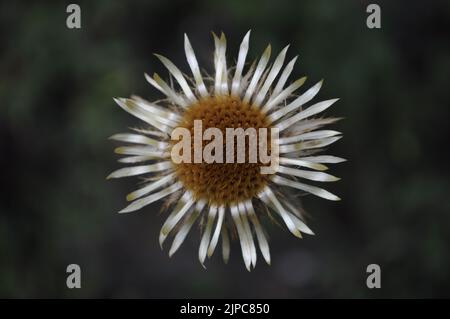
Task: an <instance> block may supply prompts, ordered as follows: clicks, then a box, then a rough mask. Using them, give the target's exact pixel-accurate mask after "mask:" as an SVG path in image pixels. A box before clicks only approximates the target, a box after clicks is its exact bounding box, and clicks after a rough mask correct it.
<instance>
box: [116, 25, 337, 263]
mask: <svg viewBox="0 0 450 319" xmlns="http://www.w3.org/2000/svg"><path fill="white" fill-rule="evenodd" d="M213 37H214V44H215V52H214V67H215V74H214V78H213V79H212V78H210V77H206V76H204V75H203V74H202V73H201V71H200V68H199V65H198V62H197V59H196V57H195V54H194V50H193V48H192V46H191V43H190V41H189V39H188V37H187V36H186V35H185V37H184V47H185V51H186V59H187V62H188V65H189V67H190V70H191V72H192V75H193V78H192V79H190V78H189V77H187V76H185V75H184V74H183V73H182V72H181V71H180V70H179V69H178V68H177V67H176V66H175V65H174V64H173V63H172V62H171V61H170V60H169V59H167V58H165V57H163V56H161V55H156V56H157V57H158V58H159V60H160V61H161V62H162V64H163V65H164V66H165V67H166V68H167V69H168V71H169V73H170V76H171V77H173V78H174V79H175V80H176V84H177V86H179V88H180V89H176V88H175V86H174V85H172V84H170V85H169V84H168V83H167V82H165V81H164V80H163V79H162V78H161V77H160V76H159V75H158V74H156V73H155V74H154V75H153V77H150V76H148V75H147V74H145V78H146V80H147V81H148V82H149V83H150V84H151V85H152V86H153V87H155V88H156V89H157V90H159V91H161V92H162V93H163V94H164V95H165V96H166V99H164V100H161V101H158V102H148V101H146V100H144V99H142V98H140V97H137V96H132V97H131V98H130V99H126V98H115V99H114V100H115V102H116V103H117V104H118V105H119V106H120V107H122V108H123V109H124V110H125V111H127V112H129V113H130V114H132V115H134V116H136V117H137V118H139V119H140V120H142V121H144V122H145V123H146V124H147V125H148V127H146V128H145V129H133V130H134V131H135V133H133V134H130V133H123V134H116V135H113V136H112V137H111V139H113V140H117V141H120V142H124V143H127V145H126V146H123V147H118V148H116V150H115V152H116V153H118V154H122V155H126V157H124V158H121V159H119V162H121V163H126V164H134V165H138V166H130V167H125V168H121V169H119V170H116V171H114V172H113V173H112V174H110V175H109V176H108V178H119V177H126V176H136V175H144V181H145V184H144V186H143V187H141V188H139V189H138V190H136V191H134V192H132V193H130V194H128V196H127V200H128V201H131V202H132V203H131V204H130V205H128V206H127V207H125V208H124V209H123V210H121V211H120V212H121V213H127V212H132V211H136V210H139V209H141V208H143V207H145V206H147V205H149V204H151V203H153V202H156V201H158V200H160V199H164V198H166V199H167V205H166V207H173V208H172V210H171V212H170V214H169V216H168V218H167V219H166V221H165V222H164V224H163V226H162V228H161V231H160V234H159V242H160V245H161V247H162V245H163V243H164V241H165V240H166V239H167V237H168V236H169V235H171V236H173V237H174V238H173V242H172V246H171V248H170V250H169V255H170V256H172V255H173V254H174V253H175V252H176V251H177V250H178V248H179V247H180V246H181V244H182V243H183V241H184V240H185V238H186V236H187V235H188V233H189V231H190V229H191V228H192V226H193V225H194V224H195V223H196V222H198V223H199V224H200V225H201V229H202V233H201V240H200V247H199V252H198V257H199V259H200V262H201V264H202V265H204V263H205V259H206V257H211V256H212V255H213V253H214V251H215V249H216V246H217V245H218V243H219V240H220V239H221V246H222V256H223V259H224V261H225V262H227V261H228V259H229V255H230V237H231V238H238V239H239V242H240V246H241V250H242V256H243V259H244V263H245V266H246V268H247V269H248V270H249V271H250V270H251V268H252V267H255V265H256V259H257V249H256V247H257V246H259V249H260V251H261V254H262V256H263V258H264V260H265V261H266V262H267V263H268V264H270V252H269V245H268V241H267V237H266V233H265V231H264V229H263V226H262V223H261V220H262V218H264V217H271V219H279V220H280V221H282V222H283V223H284V224H285V225H286V227H287V228H288V229H289V231H290V232H291V233H292V234H294V235H295V236H296V237H299V238H301V237H302V233H305V234H309V235H313V232H312V231H311V229H310V228H308V226H306V224H305V220H304V212H303V211H302V210H301V209H299V208H298V205H297V204H296V203H293V202H291V201H290V200H289V199H288V198H289V197H288V195H289V194H288V192H289V189H291V190H295V191H300V192H302V193H310V194H313V195H316V196H318V197H322V198H325V199H328V200H339V198H338V197H337V196H335V195H333V194H331V193H330V192H328V191H326V190H324V189H322V188H319V187H317V186H313V185H310V184H309V183H308V184H306V183H305V182H304V180H306V181H316V182H332V181H336V180H338V178H337V177H335V176H332V175H330V174H327V173H324V172H323V171H325V170H327V168H328V167H327V166H326V165H325V164H329V163H330V164H331V163H340V162H343V161H345V160H344V159H342V158H339V157H335V156H331V155H317V153H319V152H320V151H322V150H323V148H324V147H326V146H328V145H330V144H332V143H334V142H336V141H337V140H339V139H340V138H341V137H342V136H341V135H340V134H341V133H340V132H337V131H334V130H323V129H321V128H322V127H323V126H325V125H327V124H331V123H334V122H336V121H337V120H339V118H325V117H320V116H318V114H319V113H321V112H323V111H325V110H326V109H327V108H328V107H330V106H331V105H332V104H333V103H334V102H336V101H337V100H338V99H331V100H326V101H322V102H318V103H315V104H313V105H311V106H309V107H305V105H306V104H307V103H308V102H310V101H311V100H312V99H313V98H314V97H315V95H316V94H317V93H318V92H319V90H320V88H321V86H322V81H320V82H318V83H316V84H315V85H313V86H312V87H311V88H309V89H308V90H306V91H305V92H304V93H303V94H301V95H298V94H295V92H296V91H297V90H298V89H299V88H300V87H301V86H302V85H303V84H304V82H305V80H306V77H302V78H300V79H298V80H296V81H294V82H292V83H290V84H289V85H286V83H287V82H288V78H289V76H290V74H291V72H292V70H293V68H294V64H295V62H296V60H297V57H294V58H293V59H292V60H291V61H289V62H288V63H287V64H286V65H285V66H284V68H283V64H284V61H285V58H286V53H287V50H288V47H289V46H286V47H285V48H284V49H283V50H282V51H281V52H280V53H279V54H278V56H277V57H276V58H275V60H274V61H273V63H272V64H271V65H269V60H270V55H271V46H270V45H269V46H267V48H266V49H265V50H264V53H263V54H262V56H261V58H260V59H259V60H258V61H257V62H256V61H255V62H253V63H252V64H251V65H250V66H246V57H247V52H248V48H249V38H250V31H249V32H247V34H246V35H245V37H244V39H243V41H242V43H241V45H240V48H239V53H238V58H237V63H236V65H235V66H234V67H233V68H229V67H228V66H227V59H226V39H225V35H224V34H223V33H222V34H221V36H220V38H219V37H218V36H216V35H215V34H214V33H213ZM244 70H245V71H244ZM171 82H172V81H171ZM196 122H197V123H198V122H200V124H201V125H202V129H206V130H205V131H203V132H200V135H201V136H203V140H202V141H201V142H200V146H201V147H203V146H205V147H204V151H206V149H207V148H208V145H206V144H207V143H206V141H205V139H206V140H213V141H214V142H218V141H219V136H218V135H217V132H218V133H221V132H222V133H224V134H226V133H228V130H229V129H238V128H242V129H245V130H246V131H247V129H255V131H254V132H256V135H257V136H258V137H259V138H260V139H259V140H258V141H269V140H270V143H269V144H270V147H268V149H267V151H268V153H269V154H271V155H273V154H276V155H277V156H276V159H275V161H276V163H275V164H276V165H275V167H276V169H275V170H274V171H272V172H269V173H263V168H264V167H267V162H262V160H261V159H259V160H257V161H256V162H255V161H253V162H251V161H249V160H248V158H249V157H250V155H249V154H250V153H249V151H248V149H249V148H250V146H251V142H250V135H248V139H245V138H246V136H244V141H245V142H244V143H243V144H244V145H241V146H244V152H245V156H244V157H245V161H244V162H238V163H233V162H228V160H227V162H223V161H216V162H214V161H213V162H211V161H204V160H203V161H201V162H198V161H195V160H194V161H190V162H189V161H178V160H177V161H175V160H174V153H176V152H175V149H177V151H180V145H179V144H180V143H181V142H179V143H177V141H179V140H180V139H181V137H182V136H180V135H179V134H174V132H175V131H176V130H177V129H180V128H183V129H185V130H187V131H188V132H190V133H192V134H193V135H194V141H192V140H191V139H187V140H184V141H183V143H181V144H182V146H183V145H184V146H186V145H187V147H185V148H182V147H181V149H182V150H181V151H180V152H179V154H181V155H182V157H183V156H186V155H188V156H186V158H188V159H191V158H192V157H191V155H192V153H196V149H195V147H194V146H195V145H194V144H196V143H197V146H199V145H198V142H197V141H195V135H197V134H198V132H196ZM211 128H215V129H216V134H215V135H214V134H213V135H211V134H209V135H211V136H209V137H205V135H206V132H207V131H208V129H211ZM261 129H270V130H275V131H276V133H277V134H271V135H270V136H269V137H267V135H266V137H263V138H261V136H262V133H261V132H262V131H261ZM217 130H218V131H217ZM202 134H203V135H202ZM216 135H217V136H216ZM219 135H220V134H219ZM213 137H214V139H213ZM231 141H232V143H234V137H232V139H231ZM220 142H222V144H216V143H212V142H211V143H212V144H214V145H213V146H214V147H211V145H209V149H210V151H211V149H213V152H211V154H213V158H215V157H214V156H217V155H218V154H219V153H220V154H223V153H227V155H229V154H230V152H231V154H232V156H231V157H233V155H238V154H237V153H238V152H239V151H241V150H240V149H239V148H237V150H236V149H235V148H232V150H231V151H229V150H228V148H225V146H223V140H222V137H220ZM227 142H228V135H227ZM227 146H228V145H227ZM231 146H233V145H231ZM222 147H223V149H222ZM245 147H247V148H245ZM186 148H187V149H186ZM275 150H276V151H275ZM194 157H195V155H194ZM183 158H185V157H183ZM145 162H146V163H145ZM142 163H145V165H142ZM271 164H274V163H271Z"/></svg>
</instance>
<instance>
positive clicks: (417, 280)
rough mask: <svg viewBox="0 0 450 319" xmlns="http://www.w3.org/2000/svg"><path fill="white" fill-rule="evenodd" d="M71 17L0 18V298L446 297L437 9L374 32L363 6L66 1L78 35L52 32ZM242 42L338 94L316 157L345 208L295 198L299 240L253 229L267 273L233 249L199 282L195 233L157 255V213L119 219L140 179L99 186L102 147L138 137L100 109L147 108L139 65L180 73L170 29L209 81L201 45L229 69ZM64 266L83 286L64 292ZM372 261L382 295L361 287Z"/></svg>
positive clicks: (401, 16) (443, 46) (18, 5)
mask: <svg viewBox="0 0 450 319" xmlns="http://www.w3.org/2000/svg"><path fill="white" fill-rule="evenodd" d="M69 3H70V2H65V1H60V2H53V1H52V2H50V1H49V2H47V3H45V2H42V1H39V2H37V1H35V2H32V1H21V2H20V1H2V2H1V4H0V38H1V40H2V41H0V97H1V106H0V149H1V151H0V163H1V165H0V167H1V168H0V171H1V181H2V183H1V195H0V196H1V200H0V211H1V215H0V296H1V297H14V298H24V297H33V298H46V297H56V298H80V297H86V298H90V297H108V298H109V297H114V298H119V297H124V298H128V297H145V298H171V297H172V298H174V297H176V298H194V297H204V298H221V297H226V298H240V297H252V298H313V297H321V298H347V297H348V298H380V297H385V298H412V297H426V298H428V297H449V296H450V273H449V270H450V249H449V243H450V235H449V230H450V215H449V213H450V179H449V177H450V176H449V175H450V174H449V156H448V148H449V133H450V129H449V116H450V103H449V102H450V98H449V97H450V94H449V76H450V42H449V39H450V25H449V24H450V23H449V22H450V3H449V2H448V1H376V3H378V4H379V5H380V6H381V9H382V16H381V18H382V28H381V29H372V30H371V29H368V28H367V27H366V18H367V15H368V14H367V13H366V7H367V5H368V4H369V3H370V2H367V1H332V0H319V1H300V0H277V1H254V0H247V1H242V0H228V1H216V0H204V1H200V0H198V1H192V2H189V1H181V0H175V1H163V0H152V1H120V2H119V1H106V0H104V1H77V2H76V3H78V4H79V5H80V6H81V13H82V29H80V30H76V29H74V30H70V29H68V28H66V24H65V21H66V17H67V13H66V6H67V5H68V4H69ZM249 29H252V36H251V49H250V53H249V56H251V57H257V56H258V55H260V54H261V52H262V51H263V49H264V47H265V45H266V44H267V42H270V43H272V46H273V48H274V49H275V52H277V51H279V50H280V49H281V48H282V47H283V46H284V45H285V44H287V43H290V44H291V47H290V49H289V55H288V57H293V56H294V55H296V54H300V58H299V60H298V63H297V65H296V67H295V69H294V73H293V74H296V76H301V75H308V81H307V84H308V85H312V84H314V83H315V82H317V81H318V80H320V79H321V78H325V84H324V87H323V89H322V91H321V93H320V98H321V99H327V98H334V97H340V98H341V100H340V101H339V102H338V103H336V104H335V105H334V106H333V107H332V108H331V109H330V110H329V111H327V114H328V115H333V116H343V117H345V120H343V121H341V122H339V123H338V124H336V125H335V126H334V128H335V129H338V130H340V131H342V132H344V139H343V140H341V141H340V142H338V143H337V144H336V145H334V146H332V147H330V150H329V151H330V153H331V154H334V155H338V156H342V157H345V158H348V159H349V161H348V162H346V163H343V164H339V165H335V166H334V167H333V169H332V171H333V173H335V174H336V175H337V176H340V177H342V180H341V181H340V182H338V183H333V185H327V186H328V189H329V190H331V191H332V192H334V193H336V194H338V195H339V196H340V197H342V198H343V200H342V201H341V202H337V203H334V202H327V201H325V200H321V199H319V198H315V197H312V196H305V197H302V203H303V205H304V207H305V208H306V209H307V210H308V212H309V213H310V215H311V218H310V220H309V223H310V225H311V227H312V228H313V229H314V231H315V233H316V236H314V237H306V238H305V239H303V240H298V239H296V238H294V237H293V236H291V235H290V234H289V233H288V232H287V231H285V230H283V229H280V227H278V226H275V225H272V226H270V225H267V227H268V233H269V234H270V244H271V253H272V259H273V263H272V266H267V265H265V264H264V262H263V260H262V258H259V260H258V265H257V267H256V269H255V270H254V271H252V272H251V273H249V272H247V271H246V270H245V267H244V265H243V262H242V257H241V253H240V250H239V247H238V245H237V243H234V246H233V247H232V254H231V260H230V263H229V264H228V265H224V264H223V263H222V260H221V258H220V254H217V252H216V255H215V256H214V258H213V259H212V260H211V261H209V262H208V263H207V267H208V268H207V270H205V269H203V268H202V267H201V266H200V264H199V262H198V259H197V249H198V244H199V238H200V235H199V231H193V232H192V233H191V234H190V236H189V238H188V240H187V241H186V242H185V244H183V246H182V248H181V249H180V251H179V252H177V254H176V255H175V256H173V257H172V258H171V259H169V258H168V256H167V251H161V249H160V248H159V245H158V233H159V229H160V226H161V224H162V222H163V220H164V216H162V215H161V212H160V205H154V206H150V207H147V208H146V209H144V210H142V211H140V212H137V213H133V214H127V215H119V214H117V213H116V212H117V211H118V210H119V209H121V208H123V207H124V206H125V205H126V202H125V195H126V194H127V193H128V192H129V191H131V190H134V188H135V187H136V183H137V180H136V179H135V178H130V179H126V180H125V179H122V180H114V181H106V180H105V176H107V175H108V174H109V173H110V172H111V171H113V170H115V169H116V168H118V167H119V165H118V163H117V162H116V159H117V157H116V156H115V155H114V154H113V152H112V151H113V148H114V147H115V144H114V143H112V142H111V141H109V140H107V138H108V137H109V136H110V135H112V134H114V133H117V132H124V131H126V129H127V127H131V126H137V125H140V124H141V123H140V122H139V120H137V119H135V118H132V117H131V116H129V115H128V114H127V113H125V112H123V111H122V110H121V109H120V108H119V107H118V106H117V105H115V103H114V102H113V100H112V97H114V96H122V97H127V96H129V95H131V94H139V95H141V96H143V97H146V98H148V99H158V98H160V97H161V95H160V94H159V93H158V92H157V91H156V90H154V89H153V88H151V87H150V86H149V85H148V84H147V83H146V81H145V80H144V77H143V73H144V72H148V73H152V72H154V71H157V72H161V73H162V74H165V75H167V73H165V71H164V70H163V67H162V66H161V65H160V64H159V63H158V62H157V59H156V58H155V57H154V56H153V55H152V53H154V52H159V53H162V54H164V55H166V56H168V57H169V58H171V59H172V60H173V61H174V62H176V64H178V65H179V66H180V67H181V68H182V70H184V71H188V67H187V64H186V62H185V57H184V55H183V54H184V53H183V33H185V32H186V33H187V34H188V35H189V36H190V39H191V42H192V44H193V46H194V49H195V50H196V53H197V57H198V58H199V60H200V63H201V65H202V66H205V68H206V69H208V70H212V52H213V42H212V37H211V34H210V32H211V31H216V32H220V31H224V32H225V33H226V35H227V38H228V57H229V61H230V62H231V61H232V60H233V59H234V58H235V56H236V53H237V49H238V46H239V44H240V41H241V39H242V37H243V36H244V34H245V32H246V31H247V30H249ZM166 248H167V247H166ZM71 263H76V264H79V265H80V266H81V269H82V288H81V289H74V290H69V289H67V287H66V275H67V274H66V267H67V265H68V264H71ZM371 263H376V264H379V265H380V266H381V269H382V278H381V280H382V288H381V289H374V290H369V289H368V288H367V287H366V284H365V282H366V277H367V274H366V267H367V265H368V264H371Z"/></svg>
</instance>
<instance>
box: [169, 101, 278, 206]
mask: <svg viewBox="0 0 450 319" xmlns="http://www.w3.org/2000/svg"><path fill="white" fill-rule="evenodd" d="M196 120H201V121H202V129H203V132H204V131H205V130H207V129H208V128H217V129H219V130H220V131H221V132H222V136H223V143H222V151H223V152H222V153H223V158H224V160H223V162H222V163H218V162H212V163H206V162H205V161H202V162H201V163H194V161H192V163H184V162H182V163H179V164H175V167H176V169H175V171H176V174H177V176H178V178H179V180H180V181H181V182H182V183H183V185H184V186H185V188H186V189H188V190H190V191H191V192H192V193H193V194H194V196H195V197H196V198H197V199H204V200H206V201H208V202H209V203H211V204H216V205H224V204H225V205H226V204H232V203H238V202H241V201H243V200H246V199H250V198H252V197H254V196H255V195H256V194H257V193H258V192H260V191H261V190H262V189H263V188H264V186H265V185H266V184H267V182H268V178H269V176H270V175H265V174H261V171H260V167H261V166H263V165H265V164H263V163H261V161H260V160H259V157H258V160H257V161H256V162H252V161H250V160H249V159H250V156H249V149H250V147H249V144H250V143H249V139H250V137H249V136H246V137H245V150H244V151H245V161H244V163H238V162H237V161H236V158H237V152H239V151H242V150H241V149H239V148H238V147H237V143H236V141H237V139H233V143H234V152H235V156H234V162H233V163H227V161H226V160H225V157H226V155H225V154H226V142H225V141H226V135H227V130H226V129H227V128H233V129H236V128H242V129H243V130H244V131H245V130H246V129H248V128H254V129H255V131H256V139H257V141H258V140H259V129H260V128H265V129H267V136H268V143H267V151H268V153H270V125H269V121H268V119H267V118H266V116H265V114H264V113H262V112H261V111H260V110H259V109H258V108H256V107H254V106H252V105H250V104H248V103H244V102H242V101H241V99H240V98H237V97H231V96H214V97H208V98H204V99H201V100H199V101H198V102H197V103H196V104H194V105H191V106H190V107H189V108H188V110H186V112H185V113H184V115H183V119H182V120H181V122H180V125H179V126H180V127H184V128H187V129H188V130H189V131H190V132H191V136H192V137H194V121H196ZM196 122H197V121H196ZM203 132H202V134H203ZM212 140H214V137H213V138H212ZM173 142H175V141H173ZM201 143H202V149H204V148H205V145H207V144H208V143H210V141H205V140H202V142H201ZM191 154H194V140H193V139H191ZM192 158H194V157H193V156H192Z"/></svg>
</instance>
